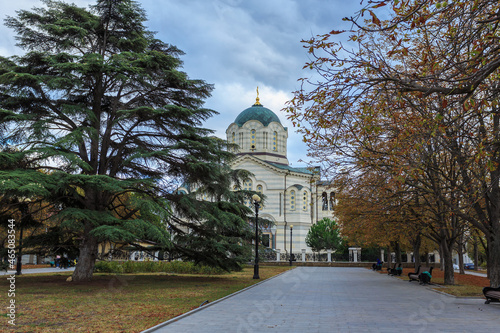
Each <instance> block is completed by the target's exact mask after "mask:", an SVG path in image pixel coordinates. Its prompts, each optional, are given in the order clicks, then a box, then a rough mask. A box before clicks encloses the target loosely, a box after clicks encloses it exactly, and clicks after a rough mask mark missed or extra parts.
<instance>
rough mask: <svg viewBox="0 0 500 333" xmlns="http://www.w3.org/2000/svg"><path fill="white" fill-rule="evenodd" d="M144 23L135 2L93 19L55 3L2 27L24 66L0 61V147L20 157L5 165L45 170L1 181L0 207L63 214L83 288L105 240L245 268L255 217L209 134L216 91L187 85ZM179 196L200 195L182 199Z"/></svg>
mask: <svg viewBox="0 0 500 333" xmlns="http://www.w3.org/2000/svg"><path fill="white" fill-rule="evenodd" d="M145 21H146V15H145V13H144V11H143V10H142V9H141V8H140V7H139V4H138V2H136V1H131V0H119V1H115V0H98V1H97V3H96V4H95V5H94V6H91V7H89V8H88V9H86V8H80V7H77V6H76V5H74V4H68V3H64V2H61V1H48V0H46V1H44V7H38V8H34V9H33V10H32V11H26V10H21V11H18V12H17V14H16V16H15V17H8V18H7V19H6V25H7V26H8V27H10V28H12V29H13V30H14V31H15V32H16V33H17V41H18V45H19V46H20V47H21V48H23V49H24V50H26V53H25V54H24V55H21V56H13V57H10V58H6V57H1V56H0V128H2V129H3V131H2V133H1V135H0V139H1V140H2V142H8V143H9V144H11V145H17V146H19V147H22V148H23V149H22V150H18V151H16V152H15V154H14V153H13V152H8V153H6V154H2V155H0V163H11V162H12V161H21V160H28V162H29V161H36V162H37V166H36V167H32V168H30V169H29V170H25V169H17V168H16V167H15V168H14V170H7V171H2V172H0V195H2V196H4V198H7V199H9V198H15V197H30V198H32V197H37V198H40V199H43V200H46V201H47V202H50V203H53V204H54V207H57V208H56V209H54V211H53V212H52V214H53V215H52V221H53V223H56V224H58V225H59V226H60V227H61V228H63V229H66V230H70V231H71V232H72V233H74V234H75V235H76V237H77V239H79V240H80V244H79V247H80V255H79V265H78V266H77V269H76V270H75V273H74V275H73V279H74V280H75V281H83V280H89V279H90V278H91V275H92V271H93V266H94V263H95V259H94V256H93V253H94V252H95V249H96V248H97V244H98V243H99V242H101V241H107V240H110V241H118V240H120V241H135V240H136V239H146V240H150V241H154V242H155V243H157V244H158V246H160V247H163V248H167V247H170V248H172V247H175V252H176V253H178V254H179V256H181V257H182V258H183V260H194V261H196V262H200V263H206V264H208V265H211V266H214V267H222V268H224V269H227V270H230V269H235V268H237V267H239V265H240V264H241V263H242V262H244V261H245V260H246V258H247V252H248V250H247V249H245V246H242V244H246V239H247V238H248V237H249V236H250V233H249V232H248V230H247V223H246V215H248V214H249V209H248V208H247V207H245V206H244V205H243V204H242V203H243V196H242V195H241V194H238V193H231V191H230V190H229V189H230V187H229V186H230V184H231V181H234V180H235V179H238V178H239V177H240V176H241V175H242V173H241V172H233V171H232V170H230V169H229V167H228V166H227V164H228V163H229V161H230V160H231V159H232V158H233V157H234V155H233V154H232V153H230V152H229V150H228V149H226V148H227V144H226V142H225V141H224V140H221V139H218V138H214V137H213V136H212V133H213V131H211V130H209V129H205V128H203V127H202V124H203V122H204V121H205V120H206V119H208V118H209V117H211V116H212V115H214V114H216V112H215V111H213V110H208V109H205V108H203V104H204V100H205V98H207V97H209V96H210V93H211V91H212V89H213V86H212V85H210V84H207V83H205V82H204V81H203V80H193V79H190V78H189V77H188V76H187V74H186V73H184V72H182V71H181V66H182V61H181V60H180V58H179V56H180V55H182V51H180V50H179V49H177V48H176V47H175V46H173V45H169V44H167V43H164V42H162V41H160V40H158V39H156V38H155V37H154V33H153V32H151V31H148V30H147V29H146V27H145V26H144V22H145ZM16 166H17V165H16ZM182 183H187V184H193V185H196V187H197V188H198V189H199V190H198V194H193V193H189V194H186V195H184V194H180V193H177V192H176V188H178V186H179V185H180V184H182ZM200 193H203V194H206V195H208V196H209V197H210V198H213V200H212V201H209V202H204V201H203V200H201V199H200ZM174 212H175V214H174ZM167 221H169V223H171V227H172V231H174V232H175V234H176V235H175V238H174V239H175V242H176V244H175V245H172V244H170V236H169V234H168V232H167V231H166V224H167ZM187 230H189V232H186V231H187Z"/></svg>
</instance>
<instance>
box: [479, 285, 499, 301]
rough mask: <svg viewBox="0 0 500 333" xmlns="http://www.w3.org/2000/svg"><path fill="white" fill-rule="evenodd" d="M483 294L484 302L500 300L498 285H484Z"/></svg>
mask: <svg viewBox="0 0 500 333" xmlns="http://www.w3.org/2000/svg"><path fill="white" fill-rule="evenodd" d="M483 294H484V297H486V302H485V304H490V302H500V286H499V287H498V288H493V287H484V288H483Z"/></svg>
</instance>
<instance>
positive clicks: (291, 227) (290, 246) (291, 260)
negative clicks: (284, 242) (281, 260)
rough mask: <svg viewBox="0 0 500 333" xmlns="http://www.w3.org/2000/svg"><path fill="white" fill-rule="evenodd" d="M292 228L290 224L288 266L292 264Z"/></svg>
mask: <svg viewBox="0 0 500 333" xmlns="http://www.w3.org/2000/svg"><path fill="white" fill-rule="evenodd" d="M292 230H293V224H290V266H292V260H293V253H292Z"/></svg>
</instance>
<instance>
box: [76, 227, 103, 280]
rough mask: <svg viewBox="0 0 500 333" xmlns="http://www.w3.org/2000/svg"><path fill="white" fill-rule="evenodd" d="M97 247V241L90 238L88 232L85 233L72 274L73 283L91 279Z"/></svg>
mask: <svg viewBox="0 0 500 333" xmlns="http://www.w3.org/2000/svg"><path fill="white" fill-rule="evenodd" d="M97 247H98V243H97V239H96V238H95V237H93V236H91V235H90V233H89V232H87V233H85V235H84V236H83V240H82V242H81V243H80V255H79V257H78V264H77V265H76V268H75V271H74V272H73V281H75V282H84V281H90V280H91V279H92V275H93V273H94V266H95V261H96V258H97Z"/></svg>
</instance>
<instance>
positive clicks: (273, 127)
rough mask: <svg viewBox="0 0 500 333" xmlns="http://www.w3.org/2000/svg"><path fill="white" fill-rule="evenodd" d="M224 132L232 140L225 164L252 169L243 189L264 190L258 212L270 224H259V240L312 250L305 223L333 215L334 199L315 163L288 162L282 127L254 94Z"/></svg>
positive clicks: (284, 248)
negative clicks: (232, 153)
mask: <svg viewBox="0 0 500 333" xmlns="http://www.w3.org/2000/svg"><path fill="white" fill-rule="evenodd" d="M226 137H227V140H228V141H229V142H231V143H234V144H237V146H238V150H237V151H236V154H237V158H236V159H235V160H234V161H233V163H232V165H231V167H232V168H233V169H245V170H247V171H249V172H251V173H252V174H253V176H251V177H249V178H248V179H246V180H245V181H244V185H243V186H244V189H247V190H253V191H256V192H259V193H262V194H264V195H265V196H266V201H265V203H263V204H262V205H261V207H260V210H259V216H260V217H262V218H265V219H268V220H271V221H273V225H272V226H270V227H268V228H264V229H263V230H262V232H263V245H264V246H266V247H268V248H270V249H273V250H279V251H280V253H282V254H285V253H289V251H290V246H291V249H292V253H294V254H298V253H301V252H303V251H304V250H305V251H306V252H312V250H311V249H310V248H309V247H308V246H307V245H306V243H305V238H306V235H307V233H308V231H309V228H310V227H311V225H313V224H314V223H316V222H317V221H319V220H321V219H322V218H324V217H328V218H330V219H333V209H334V205H335V193H334V192H333V189H331V188H329V186H328V183H327V182H324V181H321V179H320V168H319V167H312V168H296V167H291V166H290V165H289V162H288V159H287V149H288V146H287V139H288V129H287V128H286V127H283V125H282V124H281V121H280V119H279V118H278V116H277V115H276V114H275V113H274V112H273V111H271V110H270V109H268V108H266V107H264V106H263V105H262V104H260V102H259V98H258V97H257V99H256V103H255V104H254V105H252V106H251V107H249V108H247V109H245V110H243V111H242V112H241V113H240V114H239V115H238V116H237V117H236V119H235V120H234V122H233V123H231V124H230V125H229V127H228V128H227V130H226ZM291 148H292V149H293V147H291ZM249 204H250V203H249ZM291 228H292V229H293V230H292V233H291V238H290V229H291Z"/></svg>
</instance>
